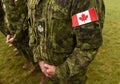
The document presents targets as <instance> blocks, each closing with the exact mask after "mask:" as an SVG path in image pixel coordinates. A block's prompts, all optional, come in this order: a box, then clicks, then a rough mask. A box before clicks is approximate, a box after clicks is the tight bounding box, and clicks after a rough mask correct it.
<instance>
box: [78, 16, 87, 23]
mask: <svg viewBox="0 0 120 84" xmlns="http://www.w3.org/2000/svg"><path fill="white" fill-rule="evenodd" d="M87 18H88V15H85V14H82V15H81V17H80V18H79V19H80V20H81V21H84V22H85V20H87Z"/></svg>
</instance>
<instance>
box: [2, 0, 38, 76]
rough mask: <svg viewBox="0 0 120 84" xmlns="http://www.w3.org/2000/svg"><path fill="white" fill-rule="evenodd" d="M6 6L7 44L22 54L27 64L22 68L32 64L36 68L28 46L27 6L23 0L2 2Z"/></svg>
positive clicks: (4, 0) (31, 71)
mask: <svg viewBox="0 0 120 84" xmlns="http://www.w3.org/2000/svg"><path fill="white" fill-rule="evenodd" d="M3 2H4V4H5V6H6V17H7V19H8V24H7V25H8V28H9V29H8V30H9V32H10V35H8V36H7V42H8V43H10V44H13V43H14V44H15V45H16V46H17V47H18V49H19V50H20V51H21V52H22V53H23V55H24V56H25V58H26V59H27V62H26V63H25V64H24V65H23V68H27V67H28V66H29V65H30V62H32V63H33V64H34V65H35V68H36V67H37V65H36V63H34V60H33V53H32V52H31V49H30V47H29V45H28V41H29V36H28V19H27V14H28V11H27V5H26V1H25V0H22V1H21V0H14V1H13V0H3ZM35 68H33V69H31V70H30V71H29V73H30V74H31V73H33V72H34V71H35Z"/></svg>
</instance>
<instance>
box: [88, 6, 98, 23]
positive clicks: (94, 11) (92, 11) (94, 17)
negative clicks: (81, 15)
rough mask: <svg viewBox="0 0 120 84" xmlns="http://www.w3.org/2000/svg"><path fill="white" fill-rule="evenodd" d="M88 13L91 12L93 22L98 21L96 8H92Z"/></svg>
mask: <svg viewBox="0 0 120 84" xmlns="http://www.w3.org/2000/svg"><path fill="white" fill-rule="evenodd" d="M88 11H89V14H90V18H91V21H97V20H98V16H97V13H96V10H95V8H91V9H89V10H88Z"/></svg>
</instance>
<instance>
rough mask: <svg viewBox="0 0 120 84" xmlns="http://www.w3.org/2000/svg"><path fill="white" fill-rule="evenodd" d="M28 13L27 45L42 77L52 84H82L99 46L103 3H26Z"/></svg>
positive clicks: (40, 0)
mask: <svg viewBox="0 0 120 84" xmlns="http://www.w3.org/2000/svg"><path fill="white" fill-rule="evenodd" d="M28 9H29V10H28V14H29V17H30V24H31V26H30V31H32V32H31V33H30V45H31V46H32V47H34V46H36V49H34V50H35V51H34V56H35V57H34V58H35V61H36V62H39V65H40V68H41V70H42V72H43V73H44V75H45V76H46V77H48V78H50V79H51V82H52V84H85V82H86V79H87V77H86V71H87V67H88V65H89V64H90V63H91V62H92V60H93V59H94V58H95V56H96V54H97V52H98V49H99V47H100V46H101V44H102V28H103V23H104V17H105V7H104V2H103V0H29V3H28ZM71 18H72V19H71ZM72 25H73V27H72ZM34 43H35V44H34ZM32 44H33V45H32ZM41 84H42V83H41ZM46 84H48V82H46Z"/></svg>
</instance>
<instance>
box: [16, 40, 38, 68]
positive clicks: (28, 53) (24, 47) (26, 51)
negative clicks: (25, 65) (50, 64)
mask: <svg viewBox="0 0 120 84" xmlns="http://www.w3.org/2000/svg"><path fill="white" fill-rule="evenodd" d="M15 46H16V47H17V48H18V50H19V51H20V52H22V54H23V55H24V57H25V58H26V59H27V61H30V62H32V64H33V66H34V67H35V68H36V69H37V70H39V65H38V63H36V62H34V59H33V53H32V50H31V49H30V47H29V44H28V42H27V41H23V42H22V41H21V42H17V43H16V45H15Z"/></svg>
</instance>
